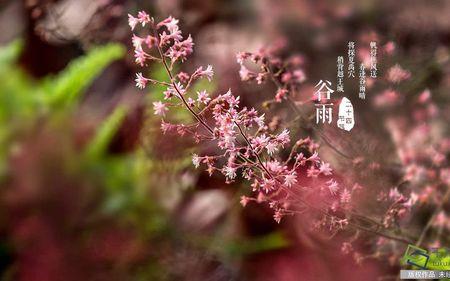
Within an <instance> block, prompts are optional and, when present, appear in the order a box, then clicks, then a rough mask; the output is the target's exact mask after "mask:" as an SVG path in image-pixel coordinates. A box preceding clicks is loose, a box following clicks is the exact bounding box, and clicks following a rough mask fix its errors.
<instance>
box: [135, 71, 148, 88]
mask: <svg viewBox="0 0 450 281" xmlns="http://www.w3.org/2000/svg"><path fill="white" fill-rule="evenodd" d="M135 81H136V87H138V88H139V89H141V90H142V89H144V88H145V87H146V86H147V82H148V79H147V78H145V77H144V76H142V73H141V72H138V73H136V79H135Z"/></svg>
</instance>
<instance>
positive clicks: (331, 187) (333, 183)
mask: <svg viewBox="0 0 450 281" xmlns="http://www.w3.org/2000/svg"><path fill="white" fill-rule="evenodd" d="M327 186H328V190H329V191H330V193H331V195H336V193H337V191H338V190H339V185H338V183H337V182H336V181H335V180H333V179H331V180H329V181H327Z"/></svg>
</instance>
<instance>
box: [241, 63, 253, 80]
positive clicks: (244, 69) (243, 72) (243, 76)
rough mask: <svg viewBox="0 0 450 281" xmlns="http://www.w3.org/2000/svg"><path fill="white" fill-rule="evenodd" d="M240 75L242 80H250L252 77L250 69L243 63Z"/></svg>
mask: <svg viewBox="0 0 450 281" xmlns="http://www.w3.org/2000/svg"><path fill="white" fill-rule="evenodd" d="M239 76H240V77H241V80H242V81H248V80H250V79H251V78H252V76H251V74H250V71H249V70H248V69H247V67H245V66H243V65H241V69H240V70H239Z"/></svg>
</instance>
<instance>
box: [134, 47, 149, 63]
mask: <svg viewBox="0 0 450 281" xmlns="http://www.w3.org/2000/svg"><path fill="white" fill-rule="evenodd" d="M148 57H149V55H148V54H147V53H146V52H144V51H143V50H142V49H136V50H134V58H135V62H136V63H137V64H139V65H140V66H144V65H145V61H146V60H147V58H148Z"/></svg>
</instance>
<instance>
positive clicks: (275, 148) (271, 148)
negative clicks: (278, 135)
mask: <svg viewBox="0 0 450 281" xmlns="http://www.w3.org/2000/svg"><path fill="white" fill-rule="evenodd" d="M266 150H267V154H269V155H270V156H272V155H273V154H274V153H275V152H277V151H278V145H277V144H276V143H275V142H273V141H269V143H268V144H267V145H266Z"/></svg>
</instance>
